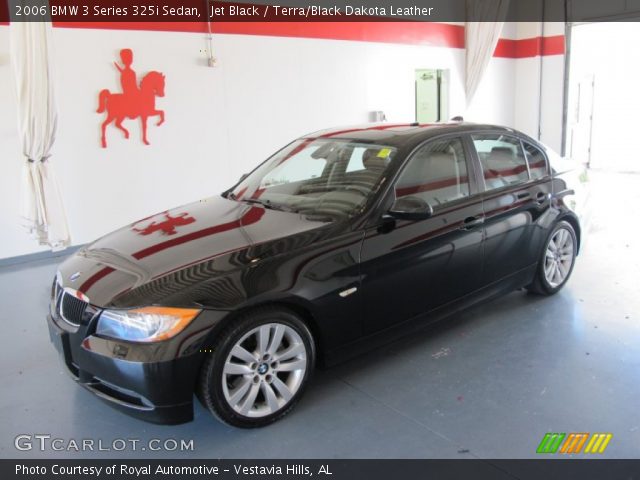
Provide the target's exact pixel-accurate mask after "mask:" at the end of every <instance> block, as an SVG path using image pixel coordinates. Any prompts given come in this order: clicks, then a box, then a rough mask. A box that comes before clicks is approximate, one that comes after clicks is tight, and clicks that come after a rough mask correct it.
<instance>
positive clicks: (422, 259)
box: [361, 138, 483, 333]
mask: <svg viewBox="0 0 640 480" xmlns="http://www.w3.org/2000/svg"><path fill="white" fill-rule="evenodd" d="M469 167H470V165H469V163H468V156H467V155H466V154H465V148H463V143H462V141H461V139H459V138H453V139H451V138H449V139H443V140H433V141H431V142H428V143H427V144H425V145H424V146H423V147H421V148H420V149H418V150H417V151H416V152H415V153H414V154H413V155H412V156H411V158H410V160H409V161H408V162H407V165H406V166H405V167H404V169H403V171H402V173H401V174H400V177H399V179H398V180H397V182H396V184H395V185H394V188H393V196H394V198H395V199H406V198H412V199H413V200H414V201H415V202H418V204H419V202H426V203H429V205H431V206H432V207H433V208H434V213H433V215H432V216H431V217H430V218H428V219H425V220H411V221H410V220H396V221H395V228H378V227H373V228H371V229H369V230H368V231H367V233H366V236H365V239H364V242H363V247H362V255H361V273H362V292H363V302H364V303H363V312H364V315H363V318H364V327H363V329H364V331H365V333H372V332H375V331H379V330H382V329H384V328H387V327H390V326H392V325H394V324H396V323H400V322H402V321H404V320H407V319H410V318H412V317H414V316H416V315H419V314H421V313H423V312H427V311H429V310H432V309H434V308H436V307H438V306H441V305H443V304H445V303H447V302H450V301H452V300H454V299H456V298H459V297H461V296H463V295H465V294H467V293H469V292H471V291H473V290H475V289H476V288H478V287H479V285H480V281H481V269H482V260H483V256H482V244H483V242H482V240H483V232H482V225H481V221H482V200H481V198H480V197H479V196H478V195H474V193H475V190H474V187H475V185H473V182H470V178H472V177H473V175H471V174H469V173H468V172H472V171H473V170H472V169H471V168H469ZM398 204H399V203H398ZM465 221H467V222H468V223H467V224H465Z"/></svg>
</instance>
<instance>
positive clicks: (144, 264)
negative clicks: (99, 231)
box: [57, 197, 329, 308]
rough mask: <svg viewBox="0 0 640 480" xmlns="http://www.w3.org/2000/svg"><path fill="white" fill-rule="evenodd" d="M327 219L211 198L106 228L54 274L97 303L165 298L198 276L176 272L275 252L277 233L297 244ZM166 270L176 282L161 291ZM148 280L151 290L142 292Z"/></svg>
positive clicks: (221, 267)
mask: <svg viewBox="0 0 640 480" xmlns="http://www.w3.org/2000/svg"><path fill="white" fill-rule="evenodd" d="M328 225H329V222H328V221H327V220H326V219H324V220H323V219H319V220H314V219H311V218H309V217H306V216H304V215H299V214H295V213H290V212H281V211H276V210H270V209H266V208H264V207H262V206H261V205H255V204H254V205H249V204H246V203H240V202H236V201H232V200H227V199H225V198H223V197H211V198H208V199H205V200H201V201H199V202H195V203H192V204H188V205H184V206H182V207H178V208H175V209H173V210H168V211H165V212H161V213H158V214H156V215H152V216H150V217H147V218H144V219H142V220H139V221H137V222H134V223H132V224H131V225H128V226H126V227H123V228H121V229H119V230H116V231H115V232H113V233H110V234H108V235H105V236H104V237H102V238H100V239H98V240H97V241H95V242H94V243H92V244H90V245H89V246H86V247H84V248H82V249H80V250H79V251H78V252H76V253H75V254H74V255H72V256H71V257H69V258H68V259H67V260H66V261H65V262H63V263H62V264H61V265H60V267H59V269H58V272H57V279H58V282H59V283H61V284H62V286H63V287H65V288H66V289H68V290H70V291H77V292H80V293H81V294H82V295H78V296H79V297H81V298H84V299H85V300H87V299H88V301H89V303H91V304H92V305H95V306H98V307H123V308H125V307H132V306H140V305H145V304H147V305H148V304H152V303H163V301H162V300H164V299H167V298H168V297H170V294H171V293H175V291H176V290H177V289H180V286H181V283H182V284H185V283H189V284H190V285H193V283H194V282H197V279H193V278H192V279H191V280H192V281H191V282H188V281H185V279H184V278H183V279H181V280H176V279H175V274H176V273H180V272H186V273H185V275H186V276H189V275H191V274H192V273H193V272H194V269H195V270H197V267H198V266H199V265H205V264H206V267H205V270H206V274H205V275H204V276H202V277H201V278H202V280H206V279H209V278H211V277H212V276H216V275H224V274H225V273H227V272H229V271H231V270H233V269H235V270H237V269H239V268H244V267H245V266H247V265H249V264H252V263H255V262H259V261H262V260H264V259H265V258H267V257H269V256H270V255H273V254H274V253H276V250H277V249H276V250H274V249H271V248H270V245H272V244H274V243H276V242H275V241H276V240H279V239H282V238H284V237H290V236H294V237H295V236H297V237H300V238H301V240H299V241H296V242H294V243H295V245H296V246H297V247H300V246H303V245H305V244H309V243H311V242H313V241H315V240H316V239H317V238H318V237H319V236H321V235H322V234H321V231H323V230H326V228H323V227H327V226H328ZM314 232H315V233H314ZM272 250H273V251H272ZM231 257H233V261H230V259H231ZM188 272H191V273H188ZM169 277H171V278H172V280H171V282H169V283H170V284H171V285H165V291H164V292H163V291H162V289H158V285H160V284H162V280H163V279H166V278H169ZM150 285H153V289H152V290H153V291H148V292H147V294H145V287H147V288H146V290H150V288H149V286H150ZM167 289H169V290H167ZM161 299H162V300H161ZM177 303H180V302H177ZM175 306H180V305H175Z"/></svg>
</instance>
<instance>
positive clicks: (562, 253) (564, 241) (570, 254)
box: [527, 221, 578, 295]
mask: <svg viewBox="0 0 640 480" xmlns="http://www.w3.org/2000/svg"><path fill="white" fill-rule="evenodd" d="M577 254H578V242H577V238H576V232H575V230H574V229H573V227H572V226H571V224H570V223H568V222H565V221H560V222H558V223H557V224H556V225H555V227H554V228H553V230H551V233H550V234H549V236H548V238H547V241H546V243H545V247H544V251H543V252H542V257H541V258H540V261H539V262H538V269H537V270H536V276H535V278H534V280H533V282H532V283H531V285H529V286H528V287H527V289H528V290H529V291H530V292H532V293H537V294H540V295H553V294H554V293H556V292H558V291H559V290H560V289H561V288H562V287H563V286H564V285H565V283H567V280H569V277H570V276H571V272H572V271H573V266H574V263H575V259H576V255H577Z"/></svg>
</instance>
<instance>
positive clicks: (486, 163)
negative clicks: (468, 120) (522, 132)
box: [471, 134, 529, 190]
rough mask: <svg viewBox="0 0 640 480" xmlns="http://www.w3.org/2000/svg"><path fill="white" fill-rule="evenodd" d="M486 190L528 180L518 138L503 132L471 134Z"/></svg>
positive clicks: (525, 163) (525, 161) (527, 172)
mask: <svg viewBox="0 0 640 480" xmlns="http://www.w3.org/2000/svg"><path fill="white" fill-rule="evenodd" d="M471 138H472V140H473V144H474V146H475V148H476V151H477V152H478V158H479V159H480V165H481V166H482V174H483V176H484V183H485V187H486V190H495V189H498V188H503V187H509V186H513V185H518V184H521V183H525V182H527V181H529V169H528V167H527V160H526V158H525V154H524V151H523V149H522V143H521V142H520V140H519V139H517V138H515V137H511V136H508V135H503V134H483V135H472V136H471Z"/></svg>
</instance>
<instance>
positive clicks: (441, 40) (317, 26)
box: [53, 22, 565, 58]
mask: <svg viewBox="0 0 640 480" xmlns="http://www.w3.org/2000/svg"><path fill="white" fill-rule="evenodd" d="M53 26H54V27H62V28H86V29H97V30H142V31H152V32H186V33H206V32H207V24H206V23H204V22H53ZM212 32H213V33H217V34H231V35H234V34H235V35H258V36H267V37H290V38H316V39H325V40H349V41H359V42H374V43H396V44H406V45H429V46H436V47H448V48H464V46H465V40H464V26H462V25H451V24H446V23H430V22H213V23H212ZM564 52H565V44H564V35H556V36H550V37H535V38H525V39H522V40H511V39H505V38H503V39H500V40H499V41H498V45H497V46H496V50H495V53H494V56H495V57H500V58H529V57H537V56H541V55H563V54H564Z"/></svg>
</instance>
